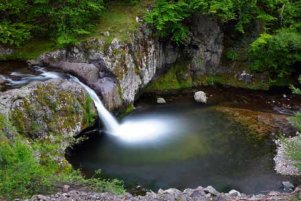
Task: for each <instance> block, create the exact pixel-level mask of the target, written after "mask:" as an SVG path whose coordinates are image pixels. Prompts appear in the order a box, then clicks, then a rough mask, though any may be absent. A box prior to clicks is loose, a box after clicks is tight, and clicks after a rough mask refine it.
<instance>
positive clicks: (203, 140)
mask: <svg viewBox="0 0 301 201" xmlns="http://www.w3.org/2000/svg"><path fill="white" fill-rule="evenodd" d="M122 122H127V123H136V124H137V125H140V126H137V127H136V128H137V129H138V130H137V129H136V130H135V131H133V132H134V133H135V134H134V135H133V136H131V134H129V133H127V134H125V136H126V137H125V136H123V137H120V136H112V135H109V134H105V133H102V134H100V135H97V136H96V137H93V138H91V139H90V140H88V141H86V142H85V143H83V144H82V145H80V146H78V147H76V149H75V150H73V151H72V152H71V157H70V161H71V163H72V164H73V165H74V166H75V167H76V168H81V169H82V171H83V172H85V173H86V174H87V175H92V174H93V172H94V171H95V170H97V169H102V172H103V173H104V174H105V175H106V176H109V177H110V178H119V179H122V180H124V181H125V183H126V185H127V186H134V185H141V186H143V187H146V188H149V189H152V190H157V189H159V188H164V189H165V188H171V187H175V188H179V189H184V188H194V187H197V186H200V185H201V186H208V185H212V186H214V187H215V188H216V189H218V190H219V191H229V190H231V189H236V190H239V191H241V192H244V193H264V192H266V191H269V190H281V182H282V181H284V180H289V178H285V177H283V176H280V175H277V174H276V173H275V171H274V170H273V155H274V148H275V147H274V145H273V143H272V142H271V141H270V140H268V139H266V140H258V139H257V138H256V135H255V134H254V133H252V132H251V131H250V130H248V129H247V128H244V127H242V126H241V125H239V124H237V123H235V122H233V121H230V120H228V119H227V118H225V116H224V115H223V114H221V113H219V112H217V111H215V110H214V106H206V107H205V106H203V105H200V104H195V103H193V102H191V101H181V102H180V103H177V104H168V105H147V104H144V105H143V106H140V107H139V106H138V108H137V110H136V111H135V112H134V113H132V114H130V115H129V116H127V117H126V118H124V119H123V120H122ZM150 135H151V136H150Z"/></svg>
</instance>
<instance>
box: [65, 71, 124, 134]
mask: <svg viewBox="0 0 301 201" xmlns="http://www.w3.org/2000/svg"><path fill="white" fill-rule="evenodd" d="M70 79H71V80H72V81H74V82H76V83H78V84H80V85H81V86H82V87H83V88H84V89H85V90H86V91H87V92H88V94H89V95H90V97H91V98H92V99H93V101H94V104H95V106H96V109H97V112H98V115H99V117H100V118H101V120H102V121H103V123H104V126H105V128H106V131H107V132H108V133H112V134H113V133H117V132H118V130H119V123H118V122H117V120H116V119H115V118H114V117H113V115H112V114H111V113H110V112H109V111H108V110H107V109H106V108H105V107H104V105H103V104H102V102H101V100H100V99H99V97H98V95H97V94H96V92H95V91H94V90H92V89H91V88H90V87H88V86H87V85H85V84H84V83H82V82H81V81H80V80H79V79H78V78H76V77H74V76H70Z"/></svg>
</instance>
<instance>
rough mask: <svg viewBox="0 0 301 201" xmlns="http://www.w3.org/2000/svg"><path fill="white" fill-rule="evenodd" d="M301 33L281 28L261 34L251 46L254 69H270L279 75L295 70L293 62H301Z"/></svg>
mask: <svg viewBox="0 0 301 201" xmlns="http://www.w3.org/2000/svg"><path fill="white" fill-rule="evenodd" d="M300 52H301V34H300V33H298V32H296V31H294V30H291V29H281V30H279V31H277V32H276V33H275V34H273V35H270V34H261V35H260V37H259V38H258V39H257V40H255V41H254V42H253V43H252V44H251V45H250V48H249V55H250V60H251V61H252V67H251V68H252V70H255V71H269V72H270V73H271V74H272V75H274V76H277V77H285V76H287V75H290V74H291V73H292V72H294V70H295V69H294V68H293V67H292V65H293V64H295V63H297V62H301V53H300Z"/></svg>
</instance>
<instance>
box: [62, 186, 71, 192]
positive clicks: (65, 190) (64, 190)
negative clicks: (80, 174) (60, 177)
mask: <svg viewBox="0 0 301 201" xmlns="http://www.w3.org/2000/svg"><path fill="white" fill-rule="evenodd" d="M69 189H70V186H69V185H64V186H63V192H64V193H67V192H68V191H69Z"/></svg>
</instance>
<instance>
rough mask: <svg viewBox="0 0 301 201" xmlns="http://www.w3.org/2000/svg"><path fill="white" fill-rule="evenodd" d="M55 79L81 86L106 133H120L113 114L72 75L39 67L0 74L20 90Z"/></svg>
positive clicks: (94, 93) (93, 93) (10, 86)
mask: <svg viewBox="0 0 301 201" xmlns="http://www.w3.org/2000/svg"><path fill="white" fill-rule="evenodd" d="M10 68H11V67H10ZM10 68H9V69H10ZM10 70H15V69H10ZM55 78H63V79H68V80H70V81H73V82H76V83H78V84H80V85H81V86H82V87H83V88H84V89H85V90H86V91H87V93H88V94H89V95H90V97H91V98H92V100H93V101H94V104H95V106H96V109H97V111H98V115H99V117H100V118H101V120H102V121H103V123H104V125H105V128H106V132H107V133H114V134H117V133H119V131H120V128H121V127H119V124H118V122H117V120H116V119H115V118H114V117H113V116H112V114H111V113H110V112H109V111H108V110H107V109H106V108H105V107H104V105H103V104H102V102H101V100H100V99H99V97H98V95H97V94H96V92H95V91H94V90H92V89H91V88H90V87H88V86H87V85H85V84H84V83H83V82H81V81H80V80H79V79H78V78H76V77H74V76H72V75H68V74H65V73H62V72H55V71H48V70H46V69H45V68H43V67H39V66H35V67H33V68H32V69H24V68H23V69H22V70H21V71H12V72H10V71H8V72H6V73H4V74H0V79H2V80H4V81H5V85H6V86H7V87H9V88H20V87H22V86H24V85H27V84H29V83H30V82H33V81H46V80H49V79H55Z"/></svg>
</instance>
